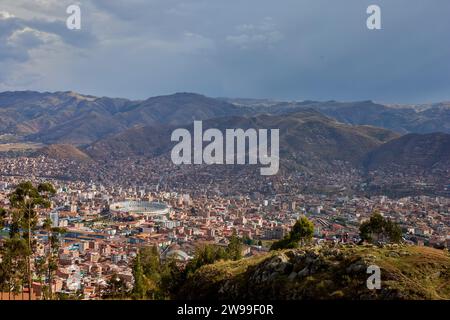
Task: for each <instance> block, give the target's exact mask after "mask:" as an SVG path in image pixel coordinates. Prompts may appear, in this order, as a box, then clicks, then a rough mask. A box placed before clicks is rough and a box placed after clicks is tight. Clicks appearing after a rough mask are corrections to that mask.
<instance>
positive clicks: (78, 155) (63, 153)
mask: <svg viewBox="0 0 450 320" xmlns="http://www.w3.org/2000/svg"><path fill="white" fill-rule="evenodd" d="M36 155H45V156H47V157H49V158H52V159H56V160H75V161H90V160H92V159H91V158H90V157H89V156H88V155H87V154H86V153H84V152H83V151H81V150H80V149H78V148H76V147H74V146H72V145H68V144H54V145H50V146H46V147H44V148H41V149H39V150H38V151H36Z"/></svg>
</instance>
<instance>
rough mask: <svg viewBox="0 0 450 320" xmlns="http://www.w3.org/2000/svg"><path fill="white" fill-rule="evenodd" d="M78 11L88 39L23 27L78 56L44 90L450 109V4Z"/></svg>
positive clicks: (315, 1)
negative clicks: (378, 17) (435, 104)
mask: <svg viewBox="0 0 450 320" xmlns="http://www.w3.org/2000/svg"><path fill="white" fill-rule="evenodd" d="M18 2H21V0H20V1H19V0H18ZM51 2H54V1H53V0H51V1H44V0H40V1H37V2H36V4H35V7H39V4H40V5H41V6H43V4H44V3H46V6H45V10H50V9H49V8H51V7H52V6H51V5H50V3H51ZM66 2H68V3H69V2H71V1H66ZM79 3H80V5H81V8H82V10H83V17H84V20H83V26H84V32H85V33H78V34H77V33H74V32H72V31H70V30H67V29H66V28H64V26H62V27H61V26H60V24H58V23H56V22H53V23H49V22H48V21H47V22H45V21H44V20H42V19H40V20H36V19H34V18H30V19H28V20H27V25H28V26H29V27H30V28H33V29H36V30H40V31H42V32H47V33H50V34H55V35H58V36H59V37H60V38H61V39H63V41H65V42H66V43H68V44H70V45H71V46H74V47H77V48H80V49H82V51H83V53H84V54H83V55H82V56H79V57H77V58H72V59H71V63H70V65H67V66H66V68H67V70H66V71H68V72H70V75H71V78H70V79H64V82H62V81H61V79H60V76H59V75H58V74H57V73H55V72H53V73H49V75H47V76H46V80H45V86H46V87H45V89H47V90H53V89H72V90H78V91H83V92H87V93H92V94H100V95H114V96H117V95H121V96H126V97H132V98H145V97H148V96H150V95H155V94H165V93H173V92H176V91H195V92H199V93H204V94H207V95H211V96H246V97H272V98H280V99H315V100H329V99H336V100H363V99H364V100H365V99H373V100H378V101H388V102H391V101H392V102H422V101H430V100H449V99H450V90H449V89H450V59H449V58H450V35H449V34H450V32H449V30H450V19H448V17H447V16H448V12H450V2H449V1H447V0H433V1H431V2H429V1H428V2H425V1H421V0H370V1H369V0H345V1H344V0H342V1H331V0H280V1H274V0H245V1H242V0H240V1H237V0H227V1H224V0H130V1H121V0H120V1H119V0H95V1H94V0H92V1H90V0H85V1H79ZM371 4H377V5H379V6H380V7H381V10H382V30H377V31H370V30H368V29H367V28H366V19H367V17H368V15H367V14H366V9H367V7H368V6H369V5H371ZM0 10H1V9H0ZM43 10H44V9H43ZM43 12H44V13H45V11H43ZM13 13H14V12H13ZM41 13H42V12H41ZM52 13H54V12H52ZM62 14H63V16H62V18H64V12H62ZM82 30H83V29H82ZM94 36H95V37H94ZM30 37H31V36H30ZM31 40H32V39H31V38H30V39H29V41H31ZM31 42H32V41H31ZM35 45H37V44H35ZM10 52H11V51H10ZM0 57H1V53H0ZM87 75H89V76H87ZM41 83H42V82H41ZM60 83H64V85H66V86H67V85H70V86H71V88H61V87H59V86H60Z"/></svg>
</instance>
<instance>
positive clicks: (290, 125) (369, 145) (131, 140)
mask: <svg viewBox="0 0 450 320" xmlns="http://www.w3.org/2000/svg"><path fill="white" fill-rule="evenodd" d="M184 127H185V128H187V129H188V130H189V131H190V132H191V133H192V132H193V125H188V126H184ZM175 128H176V127H172V126H158V127H138V128H132V129H129V130H127V131H125V132H123V133H120V134H118V135H115V136H113V137H108V138H106V139H102V140H100V141H98V142H96V143H94V144H92V145H91V146H89V147H88V148H86V152H87V153H88V154H90V155H91V156H92V157H94V158H96V157H100V158H103V157H107V156H108V155H112V156H116V157H128V156H155V155H160V154H163V153H166V152H169V151H170V150H171V148H172V146H173V145H174V144H175V143H173V142H171V141H170V137H171V132H172V130H173V129H175ZM208 128H217V129H219V130H221V131H222V132H225V130H226V129H233V128H241V129H244V130H246V129H249V128H255V129H261V128H263V129H279V130H280V156H281V158H288V159H290V160H294V161H295V162H297V163H299V164H301V165H303V166H310V165H317V164H320V163H331V162H333V161H336V160H340V161H349V162H351V163H353V164H358V163H359V161H360V159H361V158H362V157H363V156H364V155H365V154H366V153H367V152H369V151H371V150H372V149H374V148H375V147H377V146H379V145H380V144H382V143H383V142H385V141H388V140H390V139H393V138H396V137H397V136H398V135H397V134H395V133H393V132H391V131H388V130H385V129H380V128H375V127H369V126H350V125H346V124H342V123H339V122H337V121H335V120H333V119H331V118H328V117H325V116H324V115H322V114H320V113H319V112H317V111H314V110H303V111H301V112H297V113H295V114H287V115H259V116H256V117H251V118H246V117H240V116H233V117H222V118H216V119H210V120H206V121H203V130H206V129H208Z"/></svg>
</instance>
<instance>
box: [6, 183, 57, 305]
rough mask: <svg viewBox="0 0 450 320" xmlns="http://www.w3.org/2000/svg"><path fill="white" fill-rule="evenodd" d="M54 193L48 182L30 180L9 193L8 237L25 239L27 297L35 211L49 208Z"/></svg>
mask: <svg viewBox="0 0 450 320" xmlns="http://www.w3.org/2000/svg"><path fill="white" fill-rule="evenodd" d="M55 193H56V191H55V188H54V187H53V186H52V185H51V184H50V183H41V184H39V185H38V186H37V187H35V186H34V185H33V184H32V183H31V182H29V181H28V182H22V183H20V184H19V185H18V186H17V187H16V189H15V190H14V191H13V192H12V193H11V194H10V195H9V201H10V206H11V216H12V221H11V226H10V238H11V239H15V238H17V236H19V238H21V239H24V240H25V241H26V245H27V250H26V252H25V253H26V255H25V257H26V271H27V278H28V288H29V299H31V292H32V267H31V259H32V256H33V251H34V245H35V241H33V237H32V233H33V230H35V228H36V224H37V212H38V210H39V209H46V208H50V206H51V202H50V197H51V196H52V195H54V194H55Z"/></svg>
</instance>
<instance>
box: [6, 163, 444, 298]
mask: <svg viewBox="0 0 450 320" xmlns="http://www.w3.org/2000/svg"><path fill="white" fill-rule="evenodd" d="M149 161H150V162H149ZM150 164H151V165H150ZM219 167H220V166H219ZM219 167H217V168H215V169H214V168H208V169H206V167H197V168H196V167H195V166H185V167H182V168H177V167H176V166H174V165H172V164H170V163H168V162H167V161H164V158H159V159H152V160H146V159H141V160H136V159H134V160H130V159H129V160H128V161H127V160H122V161H111V162H105V163H97V164H94V163H89V162H88V163H86V162H78V161H61V160H59V161H56V160H53V159H50V158H47V157H45V156H40V157H27V156H22V157H3V158H1V159H0V171H1V176H0V207H2V208H5V209H9V207H10V205H11V204H10V200H9V199H10V198H9V195H10V194H11V193H12V192H13V191H14V189H15V188H16V186H17V185H18V184H19V183H21V182H24V181H28V180H31V181H32V182H33V183H35V184H38V183H43V182H50V183H51V184H52V185H53V186H54V187H55V189H56V193H55V195H54V196H52V197H51V206H50V207H49V208H45V209H40V210H39V211H38V222H37V227H38V228H37V229H36V231H35V232H34V234H33V238H35V240H36V241H37V247H36V250H35V252H34V253H33V259H32V260H33V261H35V262H36V261H38V258H39V257H41V256H45V255H46V254H47V253H48V252H47V251H48V250H49V245H48V242H49V236H48V233H47V232H46V231H45V230H44V228H43V226H44V223H45V221H46V220H47V219H48V218H50V220H51V223H52V226H53V227H55V228H63V229H64V230H65V232H64V233H62V234H61V235H59V238H58V242H59V247H58V252H57V259H56V261H57V270H56V273H55V276H54V277H53V278H52V279H51V286H52V292H53V293H54V294H65V295H69V296H70V295H75V294H76V295H77V296H78V297H79V298H81V299H100V298H101V297H102V295H103V294H104V291H105V290H106V288H107V286H108V281H109V280H110V279H111V277H112V276H113V275H114V276H117V277H119V278H120V279H121V280H122V281H123V282H124V283H125V285H126V286H127V287H128V288H132V287H133V281H134V279H133V273H132V262H133V259H134V258H135V257H136V254H137V252H138V250H139V248H142V247H157V248H158V251H159V253H160V256H161V259H166V258H168V257H172V258H175V259H176V260H177V261H178V263H180V264H181V265H183V264H186V263H188V261H190V260H191V259H192V257H193V256H194V254H195V250H196V248H197V247H199V246H202V245H205V244H214V245H217V246H223V247H226V246H227V245H228V244H229V239H230V238H231V237H232V236H237V237H239V238H240V239H242V241H243V243H244V245H243V246H242V255H243V256H244V257H251V256H257V255H261V254H264V253H266V252H267V251H268V250H269V248H270V243H272V242H273V241H275V240H279V239H282V238H283V237H284V236H286V235H287V234H288V233H289V231H290V229H291V228H292V226H293V225H294V223H295V222H296V221H297V220H298V219H299V218H300V217H302V216H306V217H307V218H308V219H310V220H311V221H312V222H313V224H314V237H313V243H316V244H320V243H330V244H339V243H346V244H351V243H355V244H356V243H359V241H360V237H359V226H360V225H361V223H362V222H364V221H366V220H368V218H369V217H370V216H371V214H372V213H373V212H379V213H381V214H382V215H383V216H384V217H386V218H389V219H391V220H392V221H395V222H396V223H397V224H398V225H399V226H400V227H401V229H402V237H403V241H404V243H406V244H412V245H418V246H430V247H435V248H440V249H443V248H449V247H450V237H449V234H450V228H449V226H450V214H449V210H450V200H449V199H448V198H447V197H441V196H421V195H412V196H404V197H400V198H390V197H388V196H386V195H376V194H375V195H364V193H362V192H361V190H359V192H357V191H358V190H357V189H358V188H361V183H362V181H360V179H359V177H358V174H357V173H356V172H351V171H350V172H348V171H347V172H345V171H344V170H343V172H345V173H339V172H338V171H335V174H334V175H331V174H324V175H323V176H321V175H312V177H313V178H311V177H307V176H306V175H303V176H293V175H278V176H276V177H275V178H274V177H271V178H262V177H261V176H259V175H257V174H254V175H252V174H251V173H247V174H246V175H242V174H241V173H242V172H241V171H238V173H236V172H235V171H234V169H230V168H228V169H227V168H226V169H221V168H219ZM210 169H211V170H212V171H209V170H210ZM219 169H221V170H227V171H225V172H220V173H218V172H217V170H219ZM214 170H215V171H214ZM313 179H314V180H313ZM307 186H309V187H310V188H311V189H312V191H311V190H308V189H307ZM124 201H126V202H128V203H133V202H132V201H135V202H134V203H150V204H153V205H155V204H156V205H157V204H160V205H161V206H163V207H164V208H166V210H164V211H163V212H162V213H161V212H160V213H156V214H144V213H143V212H139V210H137V211H133V210H128V211H127V210H122V211H118V210H115V209H114V204H116V203H120V202H124ZM8 232H9V229H8V228H7V227H5V229H3V230H2V231H1V233H0V237H7V235H8ZM34 268H36V267H34ZM34 270H36V269H34ZM42 279H43V278H42V276H41V278H39V276H38V274H37V273H36V272H35V273H34V276H33V295H32V298H33V299H40V298H42V294H43V293H42V292H43V287H44V286H45V281H42ZM44 279H45V277H44ZM2 294H6V293H2ZM9 294H11V293H9Z"/></svg>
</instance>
